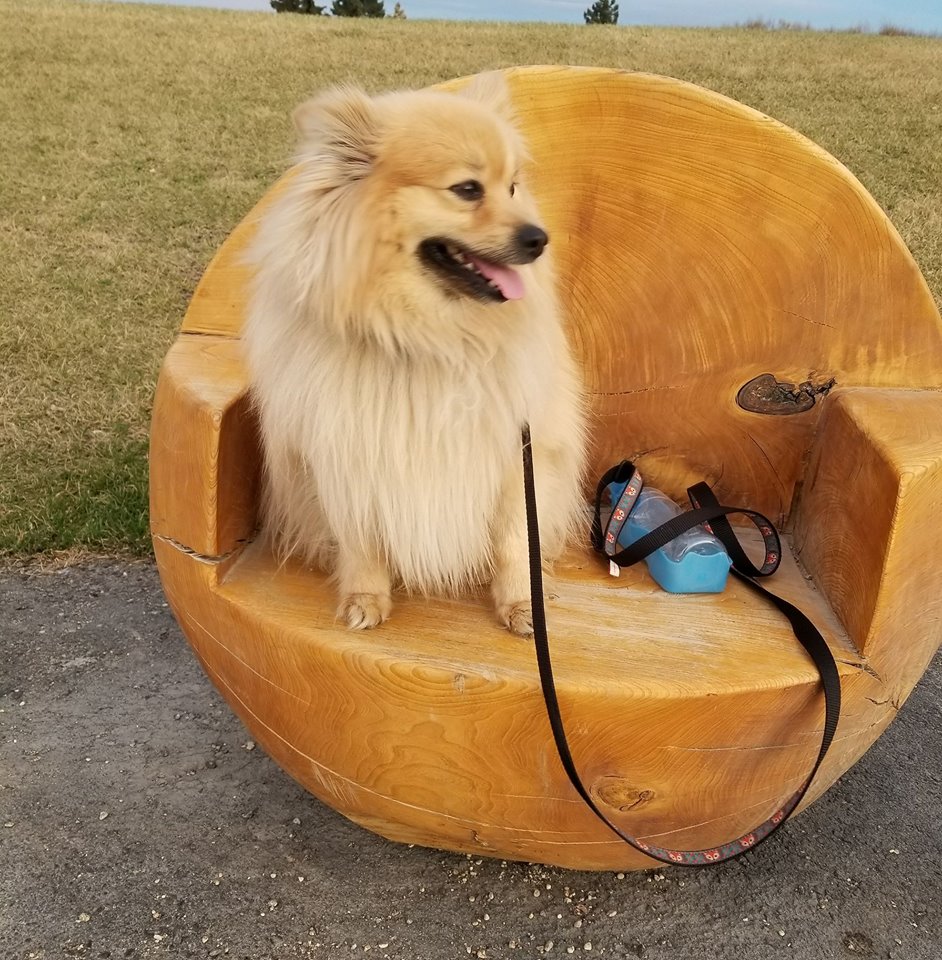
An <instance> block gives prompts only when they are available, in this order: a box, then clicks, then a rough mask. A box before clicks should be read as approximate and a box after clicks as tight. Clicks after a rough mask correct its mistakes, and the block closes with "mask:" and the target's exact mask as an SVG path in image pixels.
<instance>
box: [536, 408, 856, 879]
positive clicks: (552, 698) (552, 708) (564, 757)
mask: <svg viewBox="0 0 942 960" xmlns="http://www.w3.org/2000/svg"><path fill="white" fill-rule="evenodd" d="M633 472H634V467H633V466H632V465H631V464H630V463H628V461H625V462H623V463H622V464H619V465H618V466H617V467H614V468H613V469H612V470H610V471H608V473H606V475H605V477H603V478H602V481H600V482H599V487H598V491H597V495H596V503H595V518H594V520H593V524H592V531H591V539H592V543H593V545H594V546H595V548H596V549H597V550H601V549H602V544H603V536H602V526H601V499H602V493H603V492H604V489H605V486H607V485H608V484H609V483H612V482H615V481H621V482H624V481H627V480H628V478H629V477H630V476H631V474H632V473H633ZM606 478H608V479H606ZM523 482H524V492H525V496H526V509H527V537H528V541H529V549H530V598H531V604H532V607H533V639H534V643H535V645H536V659H537V664H538V666H539V671H540V683H541V685H542V687H543V699H544V700H545V702H546V712H547V714H548V716H549V721H550V726H551V728H552V730H553V740H554V741H555V743H556V750H557V752H558V753H559V759H560V760H561V761H562V764H563V768H564V769H565V771H566V774H567V775H568V777H569V780H570V782H571V783H572V785H573V787H575V789H576V792H577V793H578V794H579V796H580V797H582V799H583V800H584V801H585V803H586V805H587V806H588V807H589V809H590V810H592V812H593V813H594V814H595V815H596V816H597V817H598V818H599V819H600V820H601V821H602V822H603V823H604V824H605V825H606V826H607V827H608V828H609V829H610V830H612V831H613V832H614V833H616V834H617V835H618V836H619V837H620V838H621V839H622V840H624V841H625V843H627V844H629V845H630V846H632V847H634V848H635V849H636V850H639V851H640V852H641V853H644V854H647V856H649V857H652V858H653V859H655V860H659V861H661V862H662V863H667V864H675V865H677V866H687V867H703V866H710V865H712V864H715V863H722V862H723V861H724V860H729V859H731V858H733V857H736V856H738V855H740V854H742V853H745V852H746V851H747V850H752V849H754V848H755V847H757V846H758V845H759V844H760V843H762V842H763V841H765V840H767V839H768V838H769V837H770V836H771V835H772V834H773V833H774V832H775V831H776V830H778V828H779V827H780V826H781V825H782V824H783V823H784V822H785V820H786V819H787V818H788V817H789V816H790V815H791V813H792V812H793V811H794V810H795V808H796V807H797V806H798V804H799V803H801V800H802V798H803V797H804V795H805V794H806V793H807V791H808V788H809V787H810V786H811V783H812V781H813V780H814V777H815V774H816V773H817V772H818V768H819V767H820V766H821V761H822V760H824V756H825V754H826V753H827V751H828V747H830V745H831V741H832V740H833V739H834V732H835V730H836V729H837V721H838V718H839V716H840V709H841V684H840V676H839V674H838V672H837V665H836V664H835V662H834V658H833V656H832V655H831V651H830V650H829V649H828V645H827V643H826V642H825V640H824V637H822V636H821V634H820V633H819V631H818V629H817V628H816V627H815V625H814V624H813V623H812V622H811V621H810V620H809V619H808V618H807V617H806V616H805V615H804V614H803V613H802V612H801V611H800V610H799V609H798V608H797V607H795V606H793V605H792V604H790V603H788V601H786V600H783V599H782V598H781V597H777V596H775V594H773V593H769V591H768V590H766V589H765V588H764V587H762V586H760V585H759V584H758V583H757V582H756V581H755V579H754V578H755V577H758V576H767V575H768V574H769V573H771V572H772V571H773V570H774V569H775V568H776V567H777V566H778V560H779V559H780V557H781V551H780V550H778V551H777V556H775V557H774V562H773V561H770V559H769V554H770V553H771V551H769V550H768V545H769V543H770V540H769V536H768V534H767V533H765V528H768V529H769V530H771V531H772V532H773V533H774V527H773V526H772V524H771V523H769V521H768V520H767V519H766V518H765V517H763V516H762V515H761V514H758V513H756V512H755V511H752V510H743V509H741V508H738V507H725V506H722V505H721V504H720V503H719V501H718V500H717V499H716V497H715V496H714V495H713V491H712V490H711V489H710V487H709V486H708V485H707V484H705V483H699V484H697V485H696V486H694V487H691V488H690V490H689V491H688V493H689V495H690V499H691V502H692V503H693V505H694V509H693V510H690V511H688V512H687V513H684V514H682V515H681V516H679V517H675V518H674V519H673V520H670V521H668V522H667V523H665V524H663V525H662V526H660V527H658V528H657V529H656V530H652V531H651V532H650V533H649V534H646V535H645V536H644V537H642V538H641V539H640V540H638V541H636V542H635V543H633V544H632V545H631V546H630V547H628V548H627V549H626V550H623V551H621V552H619V553H615V554H614V555H612V556H611V560H612V561H613V562H615V563H617V564H618V565H619V566H629V565H630V564H632V563H637V562H638V561H639V560H641V559H643V558H644V557H646V556H647V555H648V554H649V553H653V552H654V551H655V550H657V549H659V548H660V547H662V546H664V544H666V543H668V542H669V541H671V540H672V539H674V537H676V536H678V535H679V534H680V533H683V532H684V531H685V530H689V529H691V528H692V527H695V526H697V525H698V524H702V523H705V522H709V523H710V524H711V528H712V531H713V533H714V535H715V536H716V537H718V538H719V540H720V541H721V542H722V543H723V546H724V547H726V549H727V551H728V552H729V555H730V557H731V558H732V561H733V566H732V572H733V574H734V575H735V576H736V577H737V578H738V579H739V580H740V581H741V582H742V583H744V584H746V585H747V586H748V587H749V588H750V589H751V590H753V591H754V592H756V593H758V594H759V595H760V596H762V597H764V598H765V599H766V600H768V601H769V602H770V603H772V604H774V605H775V606H776V607H777V608H778V609H779V610H780V611H781V612H782V613H783V614H784V615H785V617H786V618H787V619H788V622H789V623H790V624H791V626H792V630H793V631H794V633H795V637H796V638H797V640H798V642H799V643H801V645H802V646H803V647H804V648H805V650H806V651H807V653H808V655H809V656H810V657H811V659H812V660H813V661H814V664H815V666H816V667H817V669H818V673H819V674H820V676H821V685H822V688H823V692H824V732H823V735H822V738H821V748H820V750H819V751H818V756H817V759H816V760H815V762H814V766H813V767H812V769H811V772H810V774H809V775H808V777H807V779H805V780H804V781H803V782H802V784H801V786H800V787H799V788H798V790H797V791H796V792H795V793H794V794H792V796H791V797H789V798H788V800H786V802H785V803H784V804H783V805H782V806H781V807H780V808H779V809H778V810H776V812H775V813H774V814H773V815H772V816H771V817H769V819H768V820H766V821H765V822H764V823H762V824H760V825H759V826H758V827H756V828H755V829H754V830H750V831H749V832H748V833H746V834H743V836H741V837H737V838H736V839H735V840H731V841H730V842H729V843H724V844H722V845H720V846H717V847H712V848H710V849H706V850H671V849H668V848H667V847H659V846H656V845H655V844H649V843H645V842H644V841H642V840H637V839H635V838H634V837H631V836H629V835H628V834H627V833H625V832H624V831H623V830H621V829H620V828H619V827H617V826H616V825H615V824H614V823H612V821H611V820H609V819H608V817H606V816H605V814H604V813H602V811H601V810H600V809H599V808H598V806H596V804H595V801H594V800H593V799H592V797H591V796H590V794H589V791H588V790H587V789H586V787H585V785H584V784H583V783H582V780H581V779H580V777H579V772H578V771H577V770H576V765H575V762H574V761H573V758H572V753H571V752H570V750H569V743H568V741H567V740H566V731H565V728H564V726H563V720H562V716H561V715H560V712H559V700H558V698H557V696H556V684H555V681H554V678H553V665H552V661H551V659H550V651H549V640H548V638H547V634H546V611H545V608H544V603H543V568H542V559H541V556H542V555H541V551H540V530H539V523H538V518H537V511H536V493H535V490H534V484H533V451H532V448H531V444H530V427H529V424H527V425H526V426H524V428H523ZM731 513H744V514H746V515H747V516H749V517H750V518H751V519H752V520H753V521H754V522H756V524H757V526H759V529H760V531H761V532H763V536H764V537H765V538H766V544H767V555H766V562H765V564H763V566H762V567H761V568H757V567H756V566H755V565H754V564H753V563H752V561H750V560H749V558H748V557H747V556H746V553H745V551H744V550H743V548H742V546H741V545H740V543H739V541H738V540H737V539H736V535H735V533H734V532H733V528H732V527H731V526H730V524H729V521H728V520H727V519H726V516H727V515H728V514H731ZM774 543H775V544H778V536H777V534H776V535H775V540H774ZM769 567H771V568H772V569H771V570H770V569H768V568H769Z"/></svg>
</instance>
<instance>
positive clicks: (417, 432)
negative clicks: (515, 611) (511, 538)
mask: <svg viewBox="0 0 942 960" xmlns="http://www.w3.org/2000/svg"><path fill="white" fill-rule="evenodd" d="M534 353H535V354H537V355H538V354H539V353H540V350H539V348H537V349H536V350H535V351H533V350H528V351H527V352H526V354H527V355H523V353H522V352H521V351H520V350H519V349H517V350H514V349H504V350H501V351H499V352H497V353H496V354H495V355H493V356H491V357H489V358H488V359H486V360H485V359H481V360H480V361H469V362H466V363H463V364H462V365H460V366H454V365H452V364H449V363H444V362H442V361H440V360H432V359H429V360H420V361H416V360H408V361H406V360H398V359H396V358H393V357H390V356H388V355H385V354H380V353H378V352H377V353H375V354H373V353H370V352H369V351H364V352H362V353H358V352H355V351H346V352H344V353H342V354H340V353H338V354H333V353H331V352H329V351H328V352H325V353H321V354H320V356H318V357H317V362H316V363H315V366H314V369H313V370H312V371H311V374H312V375H313V377H312V380H313V382H312V387H314V389H313V390H312V394H313V395H312V397H311V400H310V404H309V405H308V410H309V411H310V417H309V418H306V419H308V421H309V422H308V423H307V424H306V427H305V432H306V434H307V436H306V437H304V438H299V439H301V440H303V442H302V443H300V444H299V446H300V447H301V449H305V450H307V451H309V456H310V457H311V459H310V461H309V463H308V469H309V470H310V471H311V475H312V479H313V480H314V481H315V484H316V487H317V493H318V497H319V500H320V502H321V504H322V507H323V509H324V513H325V516H326V519H327V522H328V526H329V528H330V531H331V534H332V535H333V536H334V537H335V538H337V539H338V540H339V539H343V538H350V539H352V540H353V541H354V542H358V543H360V544H362V545H363V546H364V548H366V549H367V550H368V551H370V552H373V551H375V550H378V551H379V552H380V554H381V555H383V556H384V557H385V558H386V560H387V562H388V563H389V566H390V567H391V568H392V571H393V572H394V574H396V575H398V577H399V578H400V579H401V581H402V582H403V584H404V585H405V586H406V587H407V588H414V589H417V590H420V591H430V590H443V589H444V590H448V589H457V588H460V587H461V586H463V585H465V584H467V582H468V581H469V580H474V579H481V578H484V577H486V576H487V575H488V573H489V570H490V559H491V558H490V543H491V539H492V532H493V522H494V514H495V511H496V506H497V502H498V498H499V496H500V493H501V490H502V488H503V486H504V485H505V484H506V483H507V482H508V478H512V477H513V476H514V473H513V471H514V468H515V466H516V465H517V463H518V461H519V459H520V427H521V425H522V423H523V422H524V420H525V419H526V417H527V411H528V410H530V409H533V406H534V404H535V403H537V402H538V400H539V392H540V382H541V378H540V377H539V368H540V367H541V366H542V364H541V363H540V362H539V361H538V357H537V356H534ZM544 382H545V380H544ZM315 383H316V386H314V384H315ZM521 496H522V492H521Z"/></svg>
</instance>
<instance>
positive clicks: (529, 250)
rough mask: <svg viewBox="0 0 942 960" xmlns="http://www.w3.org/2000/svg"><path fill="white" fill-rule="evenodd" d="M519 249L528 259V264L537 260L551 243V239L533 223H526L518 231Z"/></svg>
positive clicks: (517, 242) (517, 241)
mask: <svg viewBox="0 0 942 960" xmlns="http://www.w3.org/2000/svg"><path fill="white" fill-rule="evenodd" d="M515 239H516V244H517V249H518V250H519V251H520V253H521V254H522V255H523V256H524V257H526V258H527V259H526V262H527V263H529V262H530V261H531V260H536V258H537V257H538V256H539V255H540V254H541V253H542V252H543V248H544V247H545V246H546V245H547V243H549V237H548V236H547V235H546V231H545V230H542V229H540V227H538V226H536V224H533V223H525V224H524V225H523V226H522V227H521V228H520V229H519V230H518V231H517V236H516V238H515Z"/></svg>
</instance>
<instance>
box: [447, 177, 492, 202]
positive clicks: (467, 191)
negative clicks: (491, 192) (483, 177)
mask: <svg viewBox="0 0 942 960" xmlns="http://www.w3.org/2000/svg"><path fill="white" fill-rule="evenodd" d="M448 189H449V190H450V191H451V192H452V193H453V194H454V195H455V196H456V197H461V199H462V200H480V199H481V197H483V196H484V187H482V186H481V184H480V183H478V181H477V180H465V181H464V182H462V183H456V184H455V185H454V186H452V187H449V188H448Z"/></svg>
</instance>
